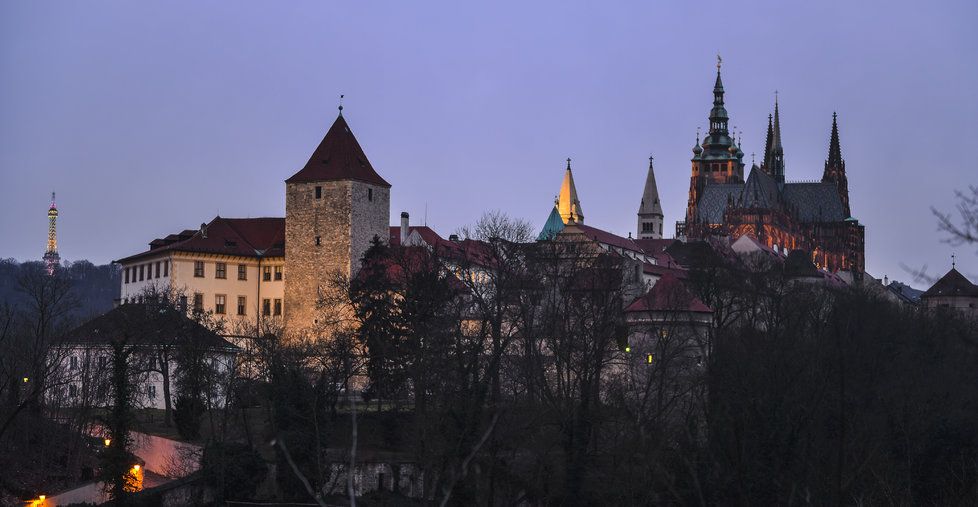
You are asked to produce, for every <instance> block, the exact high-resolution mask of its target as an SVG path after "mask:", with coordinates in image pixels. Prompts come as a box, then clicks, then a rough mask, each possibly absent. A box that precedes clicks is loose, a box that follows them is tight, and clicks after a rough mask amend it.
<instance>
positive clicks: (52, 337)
mask: <svg viewBox="0 0 978 507" xmlns="http://www.w3.org/2000/svg"><path fill="white" fill-rule="evenodd" d="M469 236H470V237H471V238H473V239H474V240H477V241H464V240H463V241H460V242H458V244H457V246H456V247H452V248H454V249H439V248H434V249H426V248H417V247H405V248H393V247H388V246H385V245H383V244H380V243H377V244H375V245H374V246H373V247H372V248H371V249H370V250H369V251H368V252H367V254H366V256H365V258H364V260H363V268H362V270H361V271H360V273H358V274H357V276H356V277H355V278H354V279H352V280H342V279H339V278H338V279H336V280H333V281H332V282H331V284H330V285H331V287H332V288H333V290H332V291H330V293H329V294H328V295H326V296H324V297H323V299H322V301H321V302H320V303H321V306H322V317H323V319H322V321H321V322H323V323H324V324H323V327H322V328H321V329H318V330H316V331H315V332H312V333H308V334H303V335H296V334H286V333H284V332H282V331H281V330H280V329H276V328H275V326H274V322H269V323H266V325H265V326H263V328H262V329H253V330H250V331H249V332H248V333H247V334H248V335H249V336H250V340H249V341H248V345H247V346H246V347H245V348H244V349H243V350H242V351H241V353H240V354H239V356H238V361H237V362H236V365H235V368H233V369H232V370H231V371H230V372H227V375H226V376H225V377H221V378H217V377H211V376H207V375H210V374H208V373H206V372H204V373H201V376H200V377H199V378H198V381H195V382H189V383H188V381H187V380H183V381H181V380H179V379H178V381H177V382H175V386H177V388H176V389H175V392H177V393H180V394H179V395H175V396H176V397H177V399H176V400H175V405H174V408H173V411H174V414H173V419H174V420H173V421H170V417H169V415H168V416H167V417H166V422H165V423H164V425H166V426H167V427H169V428H174V429H173V430H170V431H171V432H174V433H176V434H179V435H181V436H182V437H183V438H185V439H188V440H195V441H197V442H200V443H201V444H203V446H204V450H203V453H202V455H201V456H198V457H197V459H200V460H201V462H202V464H203V468H202V470H201V472H200V473H199V475H198V476H197V477H198V478H199V480H200V481H201V483H202V484H206V485H207V487H208V488H209V489H210V492H211V494H212V495H213V496H212V497H211V498H213V501H214V502H217V503H219V502H222V501H228V500H237V501H277V502H295V503H310V502H323V503H325V502H327V501H328V502H329V503H331V504H336V503H339V502H347V501H348V498H349V497H351V496H353V495H351V492H352V491H353V490H354V487H355V484H354V483H353V482H352V481H350V474H348V473H347V472H348V471H349V470H350V467H351V465H350V464H351V463H353V464H355V466H357V467H359V466H361V465H363V464H365V463H383V464H386V465H389V468H387V469H386V470H388V471H389V472H387V473H390V474H393V475H394V476H395V477H406V476H411V477H413V479H412V478H410V477H409V478H408V479H405V480H391V476H390V475H388V476H387V477H386V479H385V478H384V476H383V475H382V476H381V478H380V481H381V484H382V488H381V489H382V490H383V491H379V492H372V493H369V494H366V495H362V496H360V497H359V498H357V502H358V503H359V504H360V505H415V504H416V505H662V504H675V505H824V504H866V505H877V504H886V505H890V504H895V505H919V504H924V505H960V504H974V503H976V502H978V482H976V481H978V441H976V437H978V383H976V382H975V381H974V371H975V365H976V364H978V328H976V323H975V322H974V321H973V320H970V319H969V318H966V317H964V316H962V315H959V314H956V313H953V312H950V311H927V310H924V309H923V308H920V307H916V306H912V305H907V304H904V303H899V302H894V301H893V300H890V299H887V298H885V297H883V296H882V295H881V294H880V293H879V292H877V291H873V290H869V289H867V288H865V287H860V286H843V285H839V284H831V283H815V282H812V281H810V280H806V279H804V278H805V277H799V276H797V272H794V271H792V270H791V269H789V266H786V265H784V264H778V263H764V262H754V261H750V262H748V260H745V259H743V258H738V257H736V256H730V255H728V254H727V253H725V252H722V251H719V250H718V249H717V248H715V247H709V246H708V245H705V244H703V245H700V246H702V247H703V248H702V249H700V247H695V248H693V249H691V250H689V251H687V252H686V253H687V254H689V255H688V258H689V259H691V261H690V262H689V269H688V271H687V272H686V273H685V274H684V275H683V276H684V277H685V280H684V282H683V283H684V287H686V289H687V291H688V293H685V294H677V295H676V297H677V300H676V301H674V302H675V303H676V305H675V306H674V308H673V309H672V310H671V311H669V312H664V313H662V314H657V315H656V318H654V319H652V320H651V322H652V323H651V324H648V323H646V324H644V325H637V324H636V323H635V321H633V320H630V317H629V315H627V314H626V312H625V311H624V309H625V307H626V306H627V305H628V303H629V302H630V301H631V300H632V299H634V297H635V296H636V295H638V294H640V293H642V290H641V288H640V287H638V288H637V287H636V284H640V279H638V278H637V277H636V276H634V275H632V273H633V271H632V270H631V269H630V265H629V264H628V263H627V260H626V259H622V258H620V257H615V256H611V255H607V254H604V253H601V252H597V251H594V250H589V249H587V248H586V247H584V246H582V245H579V244H572V242H562V241H551V242H530V241H528V237H529V231H528V230H527V229H526V228H525V227H524V226H522V225H521V224H518V223H515V224H514V223H512V222H509V221H508V220H507V219H505V218H504V217H500V216H491V217H488V218H487V219H486V220H484V221H483V222H481V223H480V224H479V225H478V227H477V228H476V230H475V231H473V232H471V233H470V234H469ZM32 280H33V281H31V280H29V279H25V281H24V282H23V283H22V284H21V285H22V286H21V288H20V289H19V290H20V291H21V292H22V293H27V294H31V293H37V290H36V289H32V288H31V287H32V285H31V284H41V286H44V287H47V289H45V290H47V292H45V294H48V296H44V297H40V298H37V297H32V298H28V301H32V302H31V303H30V304H26V305H21V306H17V309H16V310H12V311H10V312H7V313H6V317H5V318H6V320H5V321H2V322H0V331H2V332H3V334H2V335H0V339H2V340H0V374H2V378H0V425H2V426H0V465H2V466H3V467H4V468H2V470H21V469H26V468H28V467H32V466H34V465H32V463H35V462H37V463H48V465H39V466H37V467H36V469H37V470H38V472H37V473H38V474H39V475H38V477H41V478H42V479H45V480H52V478H53V477H54V476H55V475H57V474H58V473H61V474H74V475H76V474H79V473H81V472H80V470H82V469H83V468H85V467H94V468H95V470H94V472H93V473H95V474H97V475H98V474H101V476H102V477H103V478H105V479H108V480H109V481H115V483H116V484H117V485H118V487H116V488H114V489H113V495H114V496H115V497H116V500H117V502H119V503H120V504H121V503H125V502H127V501H140V502H143V501H150V500H147V499H146V497H145V496H144V495H142V494H140V495H137V496H136V497H131V496H130V494H129V492H128V491H127V490H126V488H125V487H124V484H122V479H120V478H119V474H118V473H114V474H113V472H112V471H113V470H115V468H113V463H114V462H113V461H112V459H116V458H113V456H110V455H106V456H101V457H100V458H99V459H101V461H100V462H99V464H97V465H92V463H93V461H92V460H93V459H95V458H92V456H91V455H90V454H86V453H84V452H81V451H78V452H76V453H75V454H72V453H73V452H74V451H72V449H73V448H74V447H72V445H69V444H66V443H65V440H59V439H53V438H49V435H50V434H51V432H53V431H61V432H64V431H67V432H68V434H75V435H80V433H81V431H80V427H81V425H82V424H83V421H81V420H77V421H73V420H71V419H68V420H61V421H59V425H60V427H61V428H63V429H62V430H53V429H52V428H51V426H52V425H51V424H41V423H40V422H41V421H45V420H47V419H48V416H49V415H50V414H51V413H52V410H53V407H51V406H50V405H49V404H48V403H47V402H46V398H45V396H44V390H45V389H46V388H45V387H43V386H44V382H43V381H40V382H37V383H34V382H30V383H27V386H25V383H24V382H22V378H21V377H23V376H25V374H24V371H25V370H30V371H32V372H35V373H32V374H31V375H32V376H31V378H32V379H34V378H38V379H43V378H44V377H45V375H48V374H50V372H47V371H46V370H45V366H44V365H45V364H48V363H47V359H46V358H47V357H48V354H49V351H50V347H51V346H52V345H53V344H56V343H57V340H58V337H59V336H61V334H60V333H62V332H63V331H64V330H65V329H66V328H68V327H71V326H70V324H72V323H71V322H69V319H68V317H66V315H70V314H71V312H67V311H66V310H65V309H64V308H63V307H62V306H60V305H62V304H66V303H63V302H61V300H59V299H55V300H51V299H49V298H50V297H51V295H52V294H61V293H62V292H64V293H65V294H70V293H71V290H72V289H71V287H72V284H71V282H70V280H69V279H67V278H65V277H58V276H55V277H49V278H43V279H32ZM32 290H33V291H34V292H31V291H32ZM158 297H161V298H162V299H164V300H163V301H161V302H160V303H159V304H161V305H166V304H168V303H166V301H165V297H164V296H158ZM691 297H695V298H697V299H698V300H700V301H702V302H703V303H705V304H706V305H707V306H709V308H710V309H711V310H712V313H710V314H709V323H708V325H707V326H705V327H698V326H697V325H695V324H693V323H692V322H693V321H692V320H691V318H690V317H691V316H690V315H688V314H687V313H688V312H686V311H685V309H688V308H689V305H688V304H685V303H688V300H689V298H691ZM69 300H70V298H67V297H66V298H65V299H64V301H69ZM195 317H196V318H197V319H198V320H199V321H200V322H201V323H204V324H207V325H213V326H219V323H214V322H213V321H212V320H211V319H210V317H208V316H200V315H198V316H195ZM25 323H32V324H33V325H25ZM113 357H114V360H113V362H112V363H111V370H110V371H111V372H112V375H111V376H110V378H112V379H113V380H112V386H111V389H112V392H113V393H123V392H126V389H127V387H126V385H125V384H126V382H125V380H124V379H125V378H126V377H125V375H126V374H125V372H126V371H129V370H127V368H130V366H131V365H126V364H123V363H124V362H125V361H124V358H126V357H129V356H127V352H126V349H125V344H123V345H122V346H120V348H119V350H118V351H117V353H115V354H114V356H113ZM195 357H196V356H195ZM186 361H190V360H186ZM192 361H200V359H199V357H196V358H195V359H192ZM187 364H188V365H189V364H190V363H187ZM194 364H196V363H194ZM182 368H183V369H184V371H186V369H187V368H189V366H187V365H184V366H182ZM194 378H196V377H194ZM116 379H117V380H116ZM200 379H203V380H200ZM187 386H191V387H187ZM214 390H220V391H221V392H222V393H223V394H224V395H226V397H227V400H228V403H227V406H226V407H217V406H210V405H209V404H208V403H209V402H208V401H207V400H209V399H210V398H211V397H212V395H213V394H214ZM127 399H128V398H127ZM137 412H139V407H138V406H137V405H134V404H131V403H129V402H128V401H127V402H126V403H125V404H123V405H120V406H116V407H115V408H113V409H112V411H109V412H104V411H103V412H100V414H101V415H100V416H101V417H102V418H103V421H105V423H106V424H108V425H109V426H112V427H113V429H114V430H117V431H120V432H123V434H124V432H125V431H128V430H129V429H140V428H141V424H142V422H141V421H140V419H139V418H138V417H135V416H134V414H135V413H137ZM90 415H92V414H90ZM79 419H80V417H79ZM153 424H157V425H158V424H160V423H159V420H158V418H157V420H155V421H154V422H153ZM72 431H74V433H71V432H72ZM78 438H82V437H80V436H79V437H78ZM122 441H125V440H124V439H123V440H122ZM89 444H90V443H89ZM84 445H88V444H84V443H79V444H77V446H76V447H79V448H80V447H83V446H84ZM124 450H125V449H120V450H119V451H117V452H119V453H122V452H123V451H124ZM103 454H104V453H103ZM52 456H56V458H54V459H52ZM118 459H119V460H122V459H128V458H126V457H120V458H118ZM45 460H46V461H45ZM51 463H54V464H53V465H52V464H51ZM406 471H409V472H410V473H407V474H406V473H405V472H406ZM86 473H89V472H86ZM44 474H47V475H44ZM0 477H3V480H2V481H0V488H3V489H4V490H6V494H7V495H8V496H7V497H5V498H13V497H14V496H20V495H29V494H30V493H31V491H34V490H31V489H29V487H28V486H27V485H26V483H25V482H24V481H23V480H21V481H20V482H17V481H13V480H10V479H8V478H9V477H14V475H12V474H0ZM38 480H40V479H38ZM409 496H411V497H413V498H411V499H409V498H408V497H409Z"/></svg>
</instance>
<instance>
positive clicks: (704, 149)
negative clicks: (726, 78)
mask: <svg viewBox="0 0 978 507" xmlns="http://www.w3.org/2000/svg"><path fill="white" fill-rule="evenodd" d="M723 95H724V91H723V82H722V80H721V78H720V65H719V63H718V64H717V77H716V83H715V85H714V87H713V108H712V109H711V110H710V127H709V132H708V134H707V135H706V137H704V138H703V140H702V142H701V141H700V139H699V135H697V138H696V144H695V145H694V146H693V158H692V160H691V162H692V174H691V175H690V183H689V201H688V205H687V208H686V217H685V220H684V221H680V222H677V223H676V237H677V238H680V239H686V240H695V239H706V238H709V237H711V236H722V237H727V238H729V239H730V240H731V241H734V240H736V239H738V238H740V237H742V236H750V237H751V238H753V239H755V240H757V241H758V242H759V243H761V244H762V245H765V246H767V247H769V248H771V249H773V250H775V251H777V252H779V253H784V254H787V253H788V252H789V251H791V250H803V251H805V252H809V253H810V254H811V260H812V262H813V263H814V264H815V265H816V266H817V267H819V268H822V269H826V270H828V271H833V272H835V271H851V272H854V273H861V272H862V271H863V269H864V267H865V259H864V253H863V252H864V248H863V241H864V239H863V238H864V234H865V230H864V227H863V226H862V225H861V224H859V222H858V221H857V220H856V219H855V218H853V217H852V214H851V211H850V208H849V184H848V180H847V178H846V164H845V160H843V159H842V149H841V145H840V142H839V127H838V122H837V118H836V115H834V114H833V115H832V131H831V135H830V140H829V152H828V158H827V159H826V161H825V167H824V170H823V173H822V178H821V180H820V181H815V182H789V181H785V160H784V148H783V146H782V144H781V119H780V112H779V110H778V103H777V100H775V104H774V114H773V116H768V128H767V142H766V145H765V150H764V159H763V161H762V162H761V165H760V166H758V165H756V164H753V163H752V164H751V167H750V171H749V173H748V175H747V178H746V179H745V178H744V168H745V164H744V161H743V158H744V152H743V151H742V150H741V148H740V145H739V143H738V142H737V141H736V140H735V139H734V136H733V135H732V133H731V132H730V130H729V128H728V122H729V117H728V115H727V110H726V108H725V107H724V97H723Z"/></svg>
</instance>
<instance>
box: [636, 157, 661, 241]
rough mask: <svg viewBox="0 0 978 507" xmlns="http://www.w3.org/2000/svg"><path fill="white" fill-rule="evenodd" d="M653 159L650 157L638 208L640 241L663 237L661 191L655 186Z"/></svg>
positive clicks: (638, 235)
mask: <svg viewBox="0 0 978 507" xmlns="http://www.w3.org/2000/svg"><path fill="white" fill-rule="evenodd" d="M652 160H653V157H651V156H650V157H649V172H648V175H646V177H645V190H644V191H643V192H642V202H641V204H639V207H638V234H637V237H638V238H640V239H647V238H653V239H658V238H661V237H662V205H661V204H659V189H658V187H657V185H656V184H655V170H654V169H653V167H652Z"/></svg>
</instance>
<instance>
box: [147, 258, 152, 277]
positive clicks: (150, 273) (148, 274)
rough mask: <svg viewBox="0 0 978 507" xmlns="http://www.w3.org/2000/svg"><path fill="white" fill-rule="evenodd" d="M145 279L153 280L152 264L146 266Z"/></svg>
mask: <svg viewBox="0 0 978 507" xmlns="http://www.w3.org/2000/svg"><path fill="white" fill-rule="evenodd" d="M146 279H147V280H152V279H153V263H152V262H151V263H149V264H147V265H146Z"/></svg>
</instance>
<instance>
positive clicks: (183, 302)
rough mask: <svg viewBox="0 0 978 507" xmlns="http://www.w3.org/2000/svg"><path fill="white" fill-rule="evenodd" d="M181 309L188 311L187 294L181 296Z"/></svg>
mask: <svg viewBox="0 0 978 507" xmlns="http://www.w3.org/2000/svg"><path fill="white" fill-rule="evenodd" d="M180 311H181V312H185V313H186V311H187V296H180Z"/></svg>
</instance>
